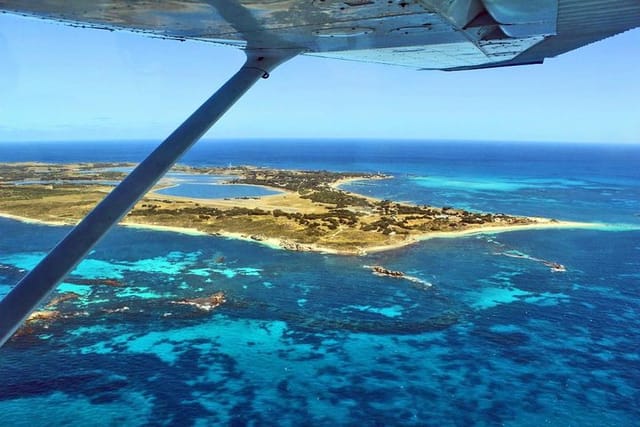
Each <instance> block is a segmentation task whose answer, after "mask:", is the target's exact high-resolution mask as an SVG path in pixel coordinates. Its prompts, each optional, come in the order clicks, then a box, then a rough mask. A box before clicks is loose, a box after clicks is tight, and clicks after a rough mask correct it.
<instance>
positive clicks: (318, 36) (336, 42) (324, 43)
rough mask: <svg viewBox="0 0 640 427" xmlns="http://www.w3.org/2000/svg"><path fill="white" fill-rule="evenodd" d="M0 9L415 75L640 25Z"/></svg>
mask: <svg viewBox="0 0 640 427" xmlns="http://www.w3.org/2000/svg"><path fill="white" fill-rule="evenodd" d="M0 10H2V11H6V12H9V13H18V14H24V15H29V16H35V17H41V18H45V19H51V20H58V21H61V22H64V23H67V24H70V25H80V26H89V27H95V28H103V29H109V30H114V29H115V30H130V31H136V32H141V33H145V34H148V35H152V36H156V37H165V38H172V39H181V40H184V39H193V40H202V41H207V42H214V43H223V44H229V45H232V46H236V47H239V48H251V49H280V50H282V49H292V50H297V51H300V50H301V51H303V52H304V53H305V54H309V55H318V56H324V57H331V58H340V59H347V60H357V61H367V62H379V63H385V64H393V65H402V66H408V67H413V68H418V69H472V68H485V67H492V66H503V65H518V64H526V63H535V62H541V61H542V60H544V58H546V57H551V56H555V55H558V54H560V53H563V52H566V51H569V50H572V49H575V48H578V47H580V46H583V45H585V44H588V43H591V42H594V41H597V40H600V39H603V38H606V37H609V36H612V35H614V34H617V33H620V32H623V31H626V30H628V29H631V28H635V27H638V26H640V2H639V1H637V0H609V1H596V0H208V1H198V0H170V1H162V2H158V1H150V0H146V1H132V0H109V1H106V0H102V1H100V0H98V1H82V0H75V1H67V0H30V1H29V2H25V1H20V0H0Z"/></svg>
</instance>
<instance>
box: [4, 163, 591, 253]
mask: <svg viewBox="0 0 640 427" xmlns="http://www.w3.org/2000/svg"><path fill="white" fill-rule="evenodd" d="M134 166H135V165H134V164H130V163H78V164H44V163H5V164H0V215H3V216H7V217H12V218H16V219H22V220H31V221H42V222H46V223H53V224H74V223H76V222H77V221H79V220H80V219H81V218H82V217H83V216H84V215H86V214H87V213H88V212H89V211H90V210H91V209H92V208H93V207H94V206H95V205H96V204H97V203H98V202H99V201H100V200H101V199H103V198H104V196H105V194H106V193H108V192H109V191H110V190H111V189H112V188H113V187H114V186H115V185H116V184H117V182H118V181H119V180H121V179H122V178H123V177H124V176H125V174H126V173H125V171H126V170H128V169H130V168H133V167H134ZM172 172H175V173H179V174H181V175H183V176H184V175H188V176H194V177H197V176H199V177H207V176H216V177H220V176H224V177H225V182H224V185H238V184H243V185H256V186H262V187H267V188H269V189H271V190H277V191H278V194H272V195H267V196H261V197H236V198H222V199H194V198H187V197H178V196H168V195H164V194H159V193H158V192H157V191H159V190H161V189H163V188H167V187H171V186H175V185H178V184H179V182H180V181H179V178H175V177H174V178H172V176H171V175H169V177H168V178H165V179H163V180H162V181H161V182H160V183H159V184H158V185H157V186H156V187H155V188H154V189H153V190H152V191H151V192H150V193H148V194H147V195H146V196H145V197H144V198H143V199H142V200H141V201H140V202H138V204H137V205H136V206H135V207H134V209H133V210H132V211H131V212H130V213H129V215H128V216H127V217H126V218H125V219H124V221H123V225H129V226H137V227H149V228H153V227H157V228H162V229H167V230H173V231H181V232H198V233H206V234H214V235H222V236H227V237H232V238H241V239H247V240H252V241H256V242H261V243H263V244H267V245H270V246H272V247H277V248H282V249H287V250H296V251H322V252H330V253H338V254H349V255H362V254H366V253H369V252H373V251H381V250H387V249H393V248H398V247H402V246H406V245H409V244H412V243H414V242H416V241H419V240H424V239H427V238H431V237H454V236H459V235H465V234H471V233H481V232H499V231H510V230H514V229H521V228H550V227H572V226H579V225H582V224H577V223H568V222H561V221H556V220H553V219H545V218H533V217H523V216H513V215H507V214H503V213H477V212H470V211H466V210H462V209H456V208H453V207H450V206H443V207H434V206H426V205H421V206H418V205H412V204H408V203H400V202H396V201H391V200H379V199H374V198H371V197H366V196H362V195H359V194H355V193H350V192H347V191H344V190H342V189H340V188H339V185H340V184H343V183H345V182H349V181H351V180H374V179H389V178H391V177H389V176H386V175H382V174H370V173H351V172H328V171H299V170H278V169H269V168H260V167H252V166H241V167H226V168H222V167H213V168H195V167H188V166H177V167H175V168H174V169H173V170H172Z"/></svg>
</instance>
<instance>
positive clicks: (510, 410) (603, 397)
mask: <svg viewBox="0 0 640 427" xmlns="http://www.w3.org/2000/svg"><path fill="white" fill-rule="evenodd" d="M153 144H154V143H152V142H150V141H149V142H140V141H123V142H86V143H79V142H73V143H71V142H58V143H54V142H48V143H32V144H24V143H22V144H18V143H15V144H10V143H2V144H0V161H2V162H14V161H42V162H81V161H111V162H116V161H139V160H141V159H142V158H143V157H144V156H145V154H146V153H147V152H148V151H149V150H150V149H151V148H152V147H153ZM181 163H183V164H188V165H194V166H228V165H234V166H237V165H256V166H268V167H275V168H295V169H313V170H331V171H354V172H382V173H385V174H388V175H390V176H391V178H389V179H385V180H376V181H360V182H353V183H351V184H349V185H345V186H344V187H343V188H344V189H345V190H349V191H354V192H357V193H361V194H366V195H370V196H374V197H379V198H383V199H392V200H398V201H406V202H411V203H416V204H430V205H439V206H454V207H460V208H465V209H470V210H474V211H485V212H504V213H508V214H517V215H531V216H545V217H553V218H557V219H561V220H572V221H586V222H594V223H598V224H599V225H598V226H597V227H595V228H592V229H548V230H526V231H525V230H522V231H514V232H509V233H500V234H483V235H475V236H467V237H459V238H448V239H431V240H426V241H423V242H420V243H417V244H414V245H412V246H408V247H405V248H402V249H397V250H392V251H387V252H381V253H376V254H371V255H367V256H361V257H356V256H337V255H327V254H320V253H299V252H288V251H283V250H276V249H271V248H269V247H265V246H262V245H260V244H258V243H255V242H247V241H238V240H232V239H226V238H222V237H216V236H202V235H200V236H197V235H187V234H179V233H173V232H166V231H152V230H142V229H131V228H124V227H118V228H116V229H115V230H113V231H112V232H111V233H110V234H109V235H108V236H107V237H106V238H105V239H104V240H103V241H102V242H101V243H100V244H99V245H98V246H97V247H96V248H95V249H94V250H93V251H92V252H91V253H90V254H89V256H88V258H87V259H86V260H85V261H83V262H82V263H81V264H80V265H79V266H78V267H77V269H76V270H75V271H74V272H73V273H72V274H71V276H70V277H69V278H68V279H67V280H66V281H65V282H64V283H62V284H61V285H60V287H59V289H58V292H59V293H63V292H75V293H76V294H78V295H79V297H78V298H77V299H75V300H71V301H67V302H65V304H66V305H65V307H68V310H67V311H66V312H65V313H63V314H64V315H62V316H60V318H58V319H56V320H55V321H53V322H51V323H50V324H49V326H48V328H46V329H44V328H40V329H38V328H36V329H34V330H32V331H27V333H25V334H23V335H21V336H19V337H16V338H14V339H13V340H11V341H9V342H8V343H7V344H6V345H5V346H4V347H3V348H1V349H0V425H6V426H9V425H11V426H33V425H70V426H76V425H78V426H81V425H82V426H83V425H131V426H137V425H195V426H207V425H234V426H236V425H237V426H242V425H254V426H258V425H260V426H262V425H274V426H275V425H277V426H298V425H358V426H369V425H370V426H388V425H416V426H424V425H433V426H467V425H478V426H493V425H505V426H540V425H549V426H556V425H567V426H572V425H573V426H634V425H637V423H638V420H640V374H639V372H640V345H639V342H640V168H639V167H638V165H640V146H638V145H634V146H631V145H626V146H623V145H613V144H601V145H581V144H533V143H527V144H524V143H491V142H427V141H425V142H419V141H413V142H400V141H379V140H377V141H338V140H331V141H314V140H303V141H295V140H271V141H252V140H248V141H202V142H200V143H199V144H198V145H196V147H194V149H192V151H191V152H189V153H188V154H187V155H186V156H185V157H184V158H183V159H182V160H181ZM190 184H191V185H193V186H192V187H189V183H188V182H187V183H185V184H183V186H182V187H181V188H182V190H180V191H183V192H184V193H183V194H189V192H190V191H191V192H193V193H191V194H192V195H195V194H198V195H199V196H198V197H219V196H216V195H207V194H204V193H202V191H203V187H202V185H203V183H202V182H199V181H196V182H192V183H190ZM198 186H200V187H198ZM245 190H247V193H242V194H243V195H255V194H251V189H250V188H249V189H245ZM174 191H175V190H174ZM203 194H204V196H203ZM232 197H235V196H232ZM68 230H69V228H68V227H62V226H45V225H38V224H28V223H22V222H18V221H14V220H10V219H2V218H0V296H2V295H4V294H6V293H7V292H8V291H9V289H10V288H11V286H12V285H13V284H14V283H16V281H18V280H19V278H20V277H21V276H22V275H23V274H24V272H25V271H26V270H28V269H29V268H32V267H33V266H34V265H35V264H36V263H37V261H38V260H39V259H40V258H41V257H42V256H43V255H44V254H45V253H46V251H47V250H49V249H50V248H51V247H52V246H53V245H55V243H56V242H57V241H58V240H59V239H60V238H62V237H63V236H64V234H65V233H66V232H68ZM549 262H556V263H560V264H563V265H564V266H566V271H565V272H554V271H551V270H550V268H549V265H548V263H549ZM370 265H382V266H384V267H386V268H389V269H391V270H399V271H403V272H405V273H406V274H409V275H411V276H414V277H417V278H419V279H420V280H422V281H424V282H428V283H431V284H432V286H431V287H425V286H416V285H415V284H414V283H411V282H409V281H406V280H398V279H396V278H393V277H379V276H375V275H373V274H371V271H370V269H369V268H367V266H370ZM220 291H222V292H224V293H225V294H226V296H227V302H226V303H225V304H223V305H221V306H219V307H217V308H216V309H214V310H212V311H210V312H202V311H199V310H195V309H193V307H190V306H186V305H181V304H176V303H175V302H176V301H179V300H181V299H184V298H195V297H202V296H207V295H212V294H214V293H216V292H220Z"/></svg>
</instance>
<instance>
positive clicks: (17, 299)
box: [0, 51, 298, 346]
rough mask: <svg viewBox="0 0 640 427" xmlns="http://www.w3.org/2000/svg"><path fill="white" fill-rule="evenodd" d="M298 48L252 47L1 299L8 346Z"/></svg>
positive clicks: (0, 319)
mask: <svg viewBox="0 0 640 427" xmlns="http://www.w3.org/2000/svg"><path fill="white" fill-rule="evenodd" d="M297 53H298V52H297V51H295V52H293V51H266V52H263V51H248V52H247V60H246V62H245V64H244V66H243V67H242V68H241V69H240V70H239V71H238V72H237V73H236V74H235V75H234V76H233V77H231V79H229V81H227V82H226V83H225V84H224V85H223V86H222V87H221V88H220V89H218V91H217V92H216V93H214V94H213V95H212V96H211V97H210V98H209V99H208V100H207V101H205V103H204V104H202V106H200V108H198V109H197V110H196V111H195V112H194V113H193V114H192V115H191V116H190V117H189V118H188V119H187V120H185V121H184V123H182V125H180V126H179V127H178V128H177V129H176V130H175V131H174V132H173V133H172V134H171V135H169V137H168V138H167V139H165V140H164V142H163V143H162V144H160V145H159V146H158V147H157V148H156V149H155V150H154V151H153V152H152V153H151V154H149V156H148V157H147V158H146V159H145V160H144V161H143V162H142V163H140V164H139V165H138V166H137V167H136V168H135V169H134V170H133V171H132V172H131V173H130V174H129V175H128V176H127V177H126V178H125V179H124V180H123V181H122V182H121V183H120V184H119V185H118V186H117V187H116V188H115V189H113V191H111V193H109V195H108V196H107V197H105V198H104V200H102V202H100V203H99V204H98V205H97V206H96V207H95V208H94V209H93V211H91V212H90V213H89V214H88V215H87V216H86V217H85V218H84V219H83V220H82V221H81V222H80V223H79V224H78V225H76V226H75V227H74V228H73V229H72V230H71V231H70V232H69V234H67V236H66V237H65V238H64V239H62V241H60V243H58V244H57V245H56V247H55V248H53V249H52V250H51V252H49V254H48V255H47V256H46V257H44V258H43V259H42V260H41V261H40V263H39V264H38V265H37V266H36V267H35V268H34V269H33V270H31V271H30V272H29V273H28V274H27V275H26V276H25V277H23V278H22V280H20V282H18V284H17V285H16V286H15V287H14V288H13V289H12V290H11V291H10V292H9V294H7V295H6V296H5V297H4V298H3V299H2V300H0V346H2V345H3V344H4V343H5V342H6V341H7V340H8V339H9V338H10V337H11V336H12V335H13V333H14V332H15V331H16V330H17V329H18V327H20V325H21V324H22V322H24V321H25V320H26V318H27V317H28V316H29V314H30V313H31V312H32V311H33V310H34V309H36V308H37V307H38V306H39V305H40V304H42V303H43V302H44V300H45V299H46V298H47V297H48V296H49V294H50V293H51V292H52V291H53V290H54V289H55V287H56V285H57V284H58V282H60V281H61V280H62V279H63V278H64V277H65V276H66V275H67V274H68V273H69V272H70V271H71V270H73V268H74V267H75V266H76V265H77V264H78V263H79V262H80V261H81V260H82V259H83V258H84V256H85V255H86V254H87V253H88V252H89V251H90V250H91V248H93V247H94V246H95V244H96V243H98V241H99V240H100V239H101V238H102V237H103V236H104V235H105V234H106V233H107V232H108V231H109V230H110V229H111V227H113V226H114V225H116V224H117V223H118V221H120V220H121V219H122V218H123V217H124V216H125V215H126V214H127V213H128V212H129V211H130V210H131V208H132V207H133V205H134V204H135V203H136V202H137V201H138V200H140V198H142V196H144V194H145V193H146V192H147V191H149V190H150V189H151V188H152V187H153V186H154V184H155V183H156V182H158V180H159V179H160V178H161V177H162V176H163V175H164V174H165V173H166V172H167V171H168V170H169V169H170V168H171V166H173V164H174V163H175V162H176V161H177V160H178V158H180V156H182V155H183V154H184V153H185V152H186V151H187V150H188V149H189V148H190V147H191V146H192V145H193V144H194V143H195V142H196V141H197V140H198V139H200V137H201V136H202V135H204V133H205V132H206V131H207V130H208V129H209V128H210V127H211V126H212V125H213V124H214V123H215V122H216V121H217V120H218V119H219V118H220V117H222V116H223V115H224V113H225V112H226V111H227V110H228V109H229V108H230V107H231V106H232V105H233V104H234V103H235V102H236V101H237V100H238V99H240V98H241V97H242V95H244V93H245V92H246V91H247V90H248V89H249V88H250V87H251V86H253V84H254V83H255V82H256V81H258V80H259V79H261V78H267V77H268V75H269V74H268V73H269V71H271V70H272V69H274V68H275V67H277V66H278V65H280V64H281V63H283V62H285V61H286V60H288V59H290V58H292V57H293V56H295V55H296V54H297Z"/></svg>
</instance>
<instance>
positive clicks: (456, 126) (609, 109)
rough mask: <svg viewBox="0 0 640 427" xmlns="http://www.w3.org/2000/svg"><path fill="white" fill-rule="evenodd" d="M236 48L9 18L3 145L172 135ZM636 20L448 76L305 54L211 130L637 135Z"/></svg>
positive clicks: (222, 74) (225, 71) (511, 137)
mask: <svg viewBox="0 0 640 427" xmlns="http://www.w3.org/2000/svg"><path fill="white" fill-rule="evenodd" d="M242 62H243V54H242V53H241V52H240V51H237V50H235V49H232V48H226V47H218V46H215V45H212V44H209V43H202V42H177V41H170V40H160V39H154V38H150V37H145V36H141V35H137V34H131V33H127V32H109V31H101V30H90V29H80V28H72V27H68V26H65V25H62V24H59V23H53V22H48V21H43V20H38V19H28V18H21V17H17V16H13V15H8V14H4V15H0V141H34V140H96V139H99V140H106V139H158V140H160V139H163V138H164V137H165V136H167V135H168V134H169V133H170V132H171V131H172V130H173V129H174V128H175V127H176V126H177V125H179V124H180V123H181V122H182V120H184V119H185V118H186V117H187V116H188V115H189V114H190V113H191V112H192V111H193V110H195V109H196V108H197V107H198V106H199V105H200V103H201V102H203V101H204V100H205V99H206V98H208V97H209V96H210V95H211V93H213V92H214V91H215V90H216V89H217V88H218V87H219V86H220V85H222V84H223V83H224V81H225V80H226V79H227V78H228V77H230V76H231V75H232V74H233V73H234V72H235V71H236V69H237V68H239V67H240V66H241V64H242ZM638 70H640V30H634V31H631V32H627V33H625V34H622V35H619V36H616V37H614V38H611V39H608V40H605V41H602V42H599V43H596V44H593V45H590V46H587V47H584V48H582V49H579V50H577V51H574V52H570V53H568V54H565V55H563V56H560V57H558V58H554V59H549V60H547V61H546V62H545V64H544V65H536V66H525V67H511V68H501V69H494V70H480V71H465V72H456V73H446V72H441V71H415V70H411V69H405V68H401V67H393V66H384V65H376V64H363V63H356V62H347V61H339V60H329V59H320V58H312V57H298V58H295V59H293V60H292V61H290V62H289V63H287V64H284V65H283V66H281V67H280V68H278V69H277V70H276V71H275V72H274V73H273V74H272V76H271V78H270V79H268V80H265V81H260V82H258V84H257V85H256V86H255V87H254V88H253V89H252V90H251V91H250V92H249V93H248V94H247V95H246V96H245V97H244V98H243V99H242V100H240V101H239V102H238V104H236V105H235V106H234V107H233V108H232V110H231V111H230V112H229V113H228V114H227V115H226V116H225V117H223V118H222V119H221V120H220V122H218V124H217V125H216V126H215V127H214V129H213V130H211V131H210V132H209V133H208V134H207V137H208V138H279V137H288V138H314V139H315V138H391V139H425V140H427V139H431V140H434V139H435V140H438V139H462V140H500V141H557V142H561V141H567V142H619V143H640V82H639V77H638V76H639V75H640V74H639V73H640V71H638Z"/></svg>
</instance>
